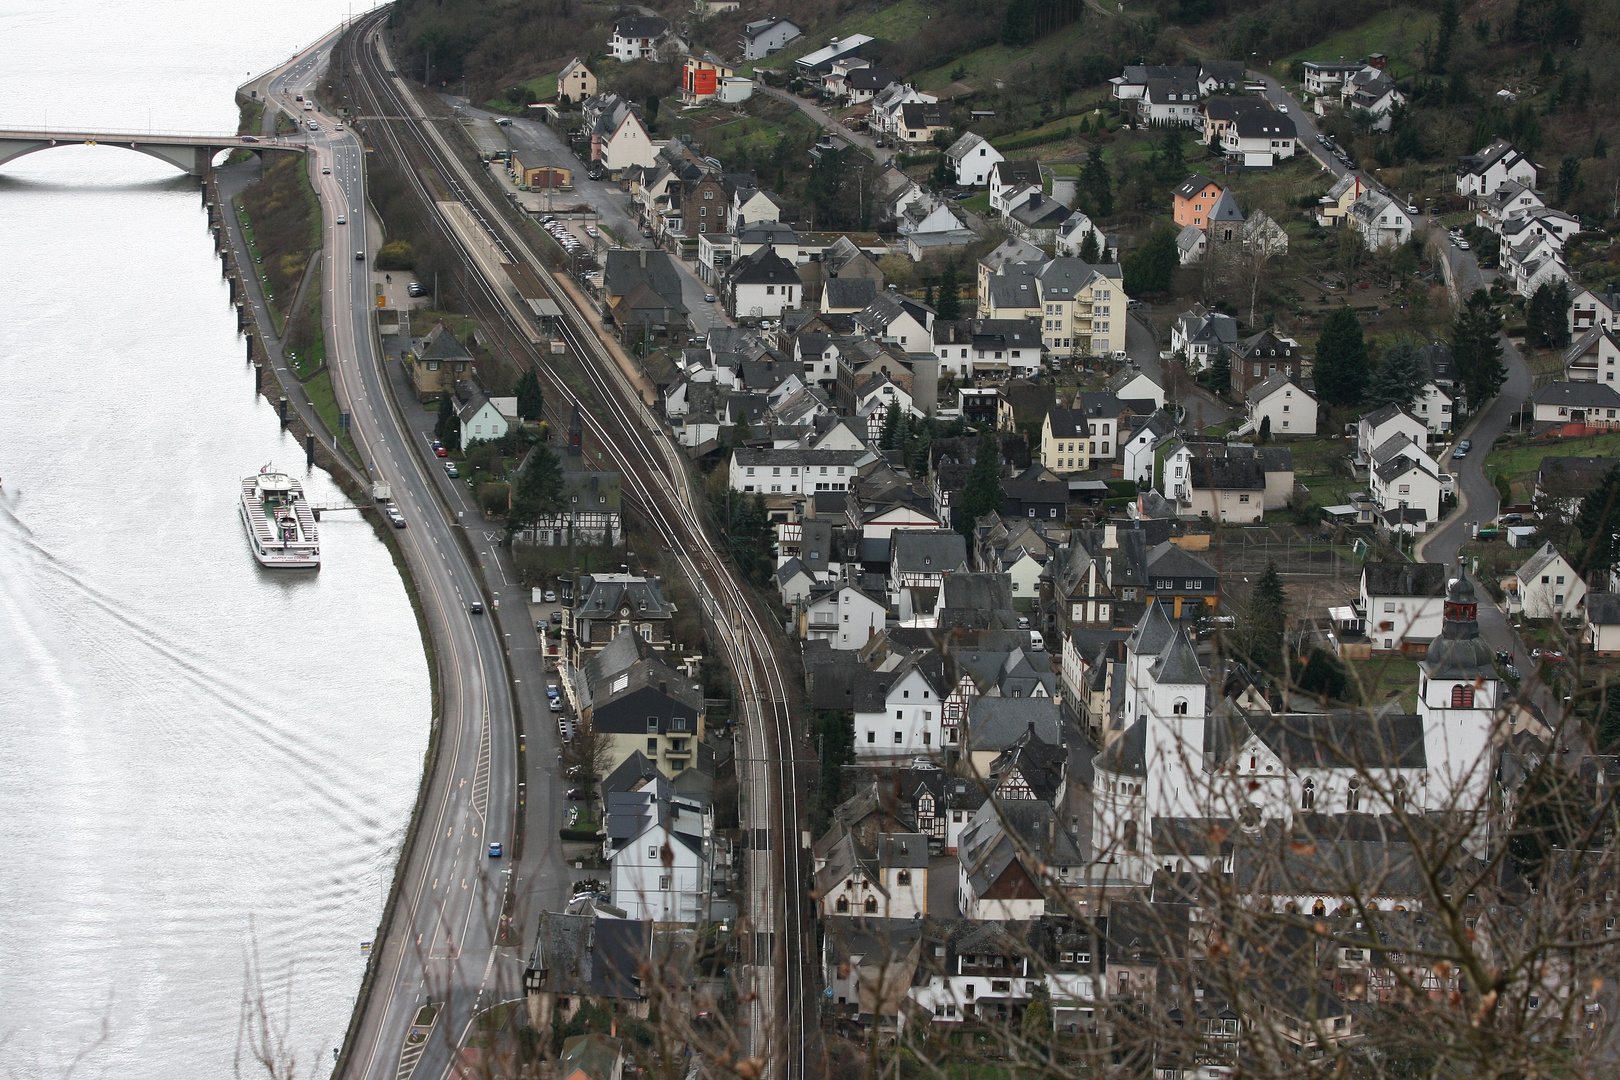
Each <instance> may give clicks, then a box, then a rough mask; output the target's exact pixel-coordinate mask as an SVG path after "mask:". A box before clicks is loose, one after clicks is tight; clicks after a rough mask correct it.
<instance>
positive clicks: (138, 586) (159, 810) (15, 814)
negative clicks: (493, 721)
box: [0, 0, 430, 1080]
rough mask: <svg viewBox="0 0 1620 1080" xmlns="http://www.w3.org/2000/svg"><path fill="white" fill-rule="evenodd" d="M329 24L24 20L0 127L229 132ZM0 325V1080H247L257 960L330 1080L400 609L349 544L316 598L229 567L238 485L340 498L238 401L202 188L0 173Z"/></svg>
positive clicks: (241, 11)
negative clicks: (249, 1006)
mask: <svg viewBox="0 0 1620 1080" xmlns="http://www.w3.org/2000/svg"><path fill="white" fill-rule="evenodd" d="M347 12H348V7H347V5H346V4H339V3H335V2H333V0H289V2H284V3H280V4H275V5H268V4H248V3H241V2H234V3H225V4H220V3H205V2H203V0H168V2H164V3H159V4H144V5H142V4H122V3H119V4H114V3H110V2H108V0H91V2H76V3H72V4H67V5H63V4H54V3H48V2H47V0H11V2H10V3H9V4H7V5H5V6H3V7H0V33H3V34H4V37H5V40H6V46H7V48H6V52H7V59H6V62H5V64H4V65H0V127H38V126H42V125H45V124H47V123H48V124H49V126H51V127H52V128H65V127H68V126H70V125H84V126H86V127H94V126H105V127H110V128H121V129H128V128H145V127H148V126H159V127H168V128H180V129H188V130H234V128H235V124H236V108H235V105H234V102H233V100H232V98H233V90H234V88H235V86H236V85H237V84H238V83H240V82H241V81H243V79H244V77H245V75H246V73H247V72H249V71H253V72H257V71H259V70H262V69H264V68H267V67H270V66H271V65H273V64H275V63H279V62H280V61H281V60H283V59H285V58H286V57H287V56H288V55H289V54H290V53H291V52H292V51H293V50H294V48H295V47H296V46H300V45H304V44H307V43H308V42H309V41H310V40H312V39H313V38H314V37H315V36H316V35H318V34H319V33H322V32H324V31H326V30H327V29H329V28H330V27H332V26H335V25H336V24H337V23H338V22H339V21H341V20H342V18H343V17H344V16H345V14H346V13H347ZM0 315H3V317H0V763H3V768H4V777H3V779H0V927H3V932H0V1073H3V1074H4V1075H6V1076H8V1077H9V1076H19V1077H31V1076H39V1077H58V1076H65V1075H67V1074H68V1073H69V1071H70V1070H71V1071H72V1072H73V1075H75V1076H77V1077H96V1076H109V1077H119V1078H121V1080H148V1078H149V1080H158V1078H160V1077H161V1078H163V1080H168V1078H169V1077H173V1076H177V1075H181V1076H187V1077H203V1078H208V1077H227V1076H232V1075H243V1076H262V1075H264V1072H263V1070H262V1069H260V1068H258V1067H257V1066H256V1065H255V1064H254V1063H253V1062H252V1061H251V1059H250V1056H249V1047H248V1043H247V1041H246V1040H245V1039H244V1035H243V1030H242V1024H241V1018H242V1016H243V1001H244V992H245V991H246V990H247V988H248V987H249V985H250V983H251V982H252V980H250V979H249V976H248V971H249V968H250V967H251V966H252V965H253V963H254V960H253V958H254V956H255V954H256V955H257V967H258V969H259V971H260V972H261V979H260V982H261V983H262V997H263V1001H264V1002H265V1004H266V1005H267V1013H268V1018H269V1024H270V1027H271V1028H272V1029H273V1030H274V1031H276V1032H277V1033H278V1039H279V1041H280V1042H282V1043H283V1044H284V1047H285V1050H286V1051H287V1053H288V1054H289V1055H290V1056H291V1057H293V1058H294V1059H295V1060H296V1062H297V1063H298V1067H297V1072H298V1074H299V1075H310V1074H311V1073H316V1072H318V1073H319V1074H321V1075H324V1073H325V1070H326V1069H328V1068H329V1067H330V1062H331V1054H332V1048H334V1047H336V1046H338V1045H339V1043H340V1042H341V1040H342V1036H343V1032H344V1029H345V1027H346V1025H347V1023H348V1019H349V1014H350V1011H351V1008H352V1005H353V1001H354V995H355V992H356V989H357V988H358V986H359V981H360V976H361V974H362V971H363V969H364V965H365V958H364V956H363V954H362V952H361V942H362V941H364V940H366V939H368V938H370V937H371V935H372V934H373V932H374V931H375V930H376V927H377V922H378V916H379V914H380V912H381V908H382V902H383V899H384V895H385V891H386V888H387V884H388V882H389V880H390V878H391V875H392V872H393V864H394V859H395V857H396V854H397V852H398V849H399V845H400V843H401V841H402V839H403V835H404V828H405V823H406V820H407V817H408V815H409V812H410V806H411V803H412V800H413V799H414V796H415V790H416V784H417V780H418V778H419V773H420V768H421V763H422V756H423V753H424V751H425V749H426V742H427V731H428V720H429V715H430V697H429V681H428V673H427V666H426V661H425V659H424V656H423V652H422V647H421V640H420V637H419V635H418V632H417V627H416V623H415V620H414V618H413V616H412V613H411V609H410V604H409V601H408V599H407V597H406V595H405V591H404V588H403V586H402V585H401V583H400V580H399V577H398V575H397V573H396V572H395V569H394V566H393V563H392V560H391V559H390V558H389V554H388V551H387V549H386V548H385V547H384V546H383V545H382V544H381V543H380V542H379V541H378V540H377V538H376V537H375V535H374V534H373V533H372V531H371V528H370V526H369V525H367V524H366V523H364V522H363V521H360V520H359V519H358V515H357V514H354V513H352V512H351V513H339V514H332V515H328V516H327V517H326V519H325V520H324V521H323V522H322V525H321V534H322V547H323V560H324V566H323V567H322V569H321V570H320V571H319V572H318V573H313V574H312V573H307V572H305V573H300V572H288V571H283V572H280V573H276V572H271V571H266V570H263V569H261V568H260V567H258V566H257V565H256V564H255V563H254V561H253V559H252V557H251V555H250V554H249V551H248V547H247V541H246V539H245V537H244V536H243V531H242V525H241V522H240V520H239V519H238V517H237V510H236V501H237V497H238V494H239V490H240V487H239V481H240V478H241V477H242V476H243V475H245V474H247V473H250V472H254V471H256V470H257V469H258V468H259V467H260V466H261V465H263V464H265V463H266V462H272V461H273V462H275V463H276V464H277V465H279V466H282V467H284V468H287V469H288V470H289V471H293V472H295V473H296V474H299V475H302V476H303V478H304V483H305V486H306V489H307V490H308V491H309V492H310V494H311V497H312V499H313V500H314V501H315V502H317V503H334V502H341V501H343V498H342V495H341V494H340V493H339V491H338V490H337V488H336V486H335V485H333V484H332V483H331V481H330V480H329V478H328V477H327V476H326V475H325V474H324V473H319V472H314V473H306V471H305V469H304V466H303V454H302V452H301V449H300V447H299V446H298V445H297V444H296V443H295V441H294V440H293V439H291V438H289V437H287V436H285V435H283V434H282V433H281V432H280V431H279V429H278V425H277V422H276V416H275V411H274V410H273V409H272V408H271V407H270V406H269V405H268V404H267V403H266V402H265V401H264V400H263V399H261V398H258V397H256V396H255V395H254V393H253V379H252V374H251V371H250V370H249V369H248V368H247V366H246V365H245V363H244V354H243V345H242V341H241V338H240V337H239V336H238V335H237V333H236V329H235V319H234V316H233V315H232V313H231V309H230V307H229V306H228V297H227V293H226V289H225V285H224V283H223V282H222V280H221V279H220V275H219V262H218V260H217V258H215V256H214V254H213V250H212V245H211V243H210V242H209V238H208V233H207V228H206V221H205V218H204V215H203V211H202V207H201V200H200V198H199V196H198V189H197V186H196V183H195V181H193V180H190V179H189V178H185V177H182V176H179V175H178V174H176V173H175V171H174V170H172V169H171V168H169V167H168V166H166V165H164V164H162V163H160V162H158V161H155V160H153V159H150V158H147V157H144V156H141V155H138V154H132V153H130V152H128V151H125V150H118V149H109V148H89V147H71V148H62V149H55V150H50V151H46V152H43V153H39V154H35V155H33V156H30V157H26V158H23V159H20V160H18V161H14V162H12V163H10V164H7V165H4V166H0ZM250 996H256V995H250Z"/></svg>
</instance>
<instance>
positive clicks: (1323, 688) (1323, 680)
mask: <svg viewBox="0 0 1620 1080" xmlns="http://www.w3.org/2000/svg"><path fill="white" fill-rule="evenodd" d="M1295 670H1296V671H1297V672H1298V674H1297V675H1296V676H1295V678H1294V682H1295V684H1296V685H1297V686H1298V687H1299V688H1300V689H1301V690H1304V691H1305V692H1306V693H1310V694H1317V695H1319V696H1321V697H1323V698H1324V699H1326V700H1327V701H1330V702H1338V703H1342V704H1346V705H1354V704H1356V702H1357V701H1358V700H1360V697H1361V695H1360V693H1359V692H1358V691H1357V689H1356V684H1355V682H1354V681H1353V680H1352V679H1351V677H1350V671H1349V669H1348V668H1347V667H1345V664H1344V661H1342V660H1340V659H1339V658H1338V657H1337V656H1334V655H1333V654H1332V653H1330V652H1328V651H1327V650H1325V649H1321V648H1312V649H1311V651H1310V653H1309V655H1307V656H1302V657H1300V658H1299V661H1298V663H1297V665H1296V669H1295Z"/></svg>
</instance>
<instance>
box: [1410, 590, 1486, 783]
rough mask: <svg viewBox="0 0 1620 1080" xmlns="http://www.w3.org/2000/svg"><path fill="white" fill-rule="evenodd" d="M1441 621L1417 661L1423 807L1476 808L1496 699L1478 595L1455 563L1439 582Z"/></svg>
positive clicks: (1483, 779) (1482, 781) (1484, 773)
mask: <svg viewBox="0 0 1620 1080" xmlns="http://www.w3.org/2000/svg"><path fill="white" fill-rule="evenodd" d="M1444 611H1445V621H1444V624H1443V625H1442V627H1441V629H1440V636H1439V637H1437V638H1435V639H1434V641H1432V642H1430V644H1429V652H1428V655H1427V656H1425V657H1424V658H1423V661H1422V663H1421V664H1420V665H1419V667H1420V671H1421V673H1420V674H1419V676H1418V695H1419V697H1418V713H1419V715H1420V716H1421V717H1422V718H1423V748H1424V754H1425V757H1426V758H1427V761H1426V767H1427V769H1428V776H1427V781H1426V783H1425V784H1424V787H1423V790H1422V791H1421V792H1420V793H1419V794H1418V800H1419V802H1420V804H1421V805H1422V806H1423V807H1424V808H1425V809H1429V810H1468V809H1473V808H1483V806H1484V799H1485V797H1486V793H1487V791H1488V788H1489V785H1490V778H1491V772H1492V762H1491V745H1492V740H1491V735H1492V733H1493V731H1494V730H1495V726H1496V721H1497V710H1498V708H1500V707H1501V706H1502V705H1503V704H1504V702H1503V699H1502V683H1501V680H1500V679H1498V678H1497V675H1496V662H1495V660H1494V658H1493V657H1492V655H1491V648H1490V646H1489V645H1488V644H1486V642H1485V641H1484V640H1483V639H1481V638H1480V636H1479V599H1478V597H1477V596H1476V595H1475V594H1474V586H1473V584H1472V583H1471V582H1470V581H1469V580H1468V577H1467V575H1466V574H1465V573H1464V572H1463V569H1462V567H1461V566H1460V565H1459V566H1458V568H1457V575H1456V577H1453V578H1452V579H1451V581H1450V582H1449V584H1448V585H1447V587H1446V599H1445V607H1444Z"/></svg>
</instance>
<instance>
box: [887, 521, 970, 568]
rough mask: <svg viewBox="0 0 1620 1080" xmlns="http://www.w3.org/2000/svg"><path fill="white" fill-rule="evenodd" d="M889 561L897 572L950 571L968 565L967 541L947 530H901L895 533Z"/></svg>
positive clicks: (957, 533)
mask: <svg viewBox="0 0 1620 1080" xmlns="http://www.w3.org/2000/svg"><path fill="white" fill-rule="evenodd" d="M891 543H892V548H891V550H892V552H893V554H892V556H891V558H890V563H891V565H892V566H893V567H894V569H895V570H896V571H897V572H901V573H918V574H924V573H926V574H949V573H952V572H954V571H956V570H959V569H961V568H962V567H964V566H966V565H967V540H966V538H965V537H963V536H962V534H961V533H959V532H953V531H949V530H945V529H940V530H937V531H935V530H923V529H901V530H898V531H896V532H895V533H894V534H893V538H892V541H891Z"/></svg>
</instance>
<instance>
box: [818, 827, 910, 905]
mask: <svg viewBox="0 0 1620 1080" xmlns="http://www.w3.org/2000/svg"><path fill="white" fill-rule="evenodd" d="M874 840H875V843H873V844H872V846H871V847H869V848H868V847H867V846H866V845H864V844H862V843H861V841H860V839H859V838H857V837H856V835H855V834H854V833H853V832H849V831H845V832H843V833H842V834H841V835H839V836H838V837H837V839H836V840H834V841H833V842H832V843H831V844H830V845H829V846H828V847H826V848H825V849H821V847H820V845H817V847H818V850H817V852H816V862H817V866H816V896H817V898H818V899H819V900H820V903H821V912H822V915H823V916H834V915H861V916H865V917H867V918H871V919H920V918H922V916H924V915H926V914H928V835H927V834H926V833H920V832H917V833H878V834H877V836H876V837H875V838H874Z"/></svg>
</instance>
